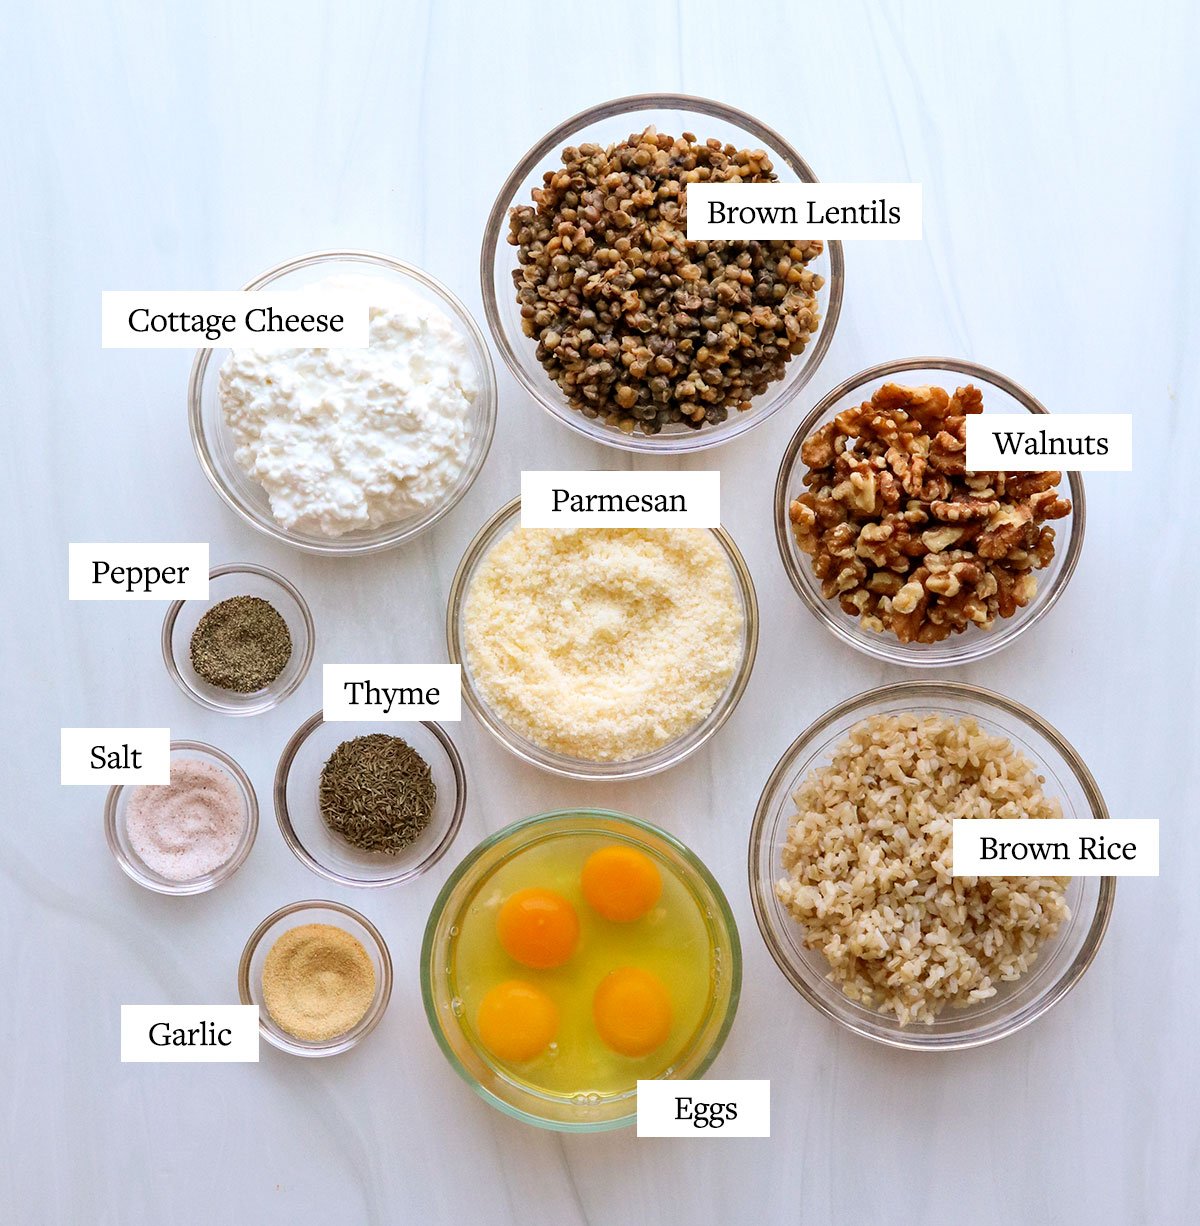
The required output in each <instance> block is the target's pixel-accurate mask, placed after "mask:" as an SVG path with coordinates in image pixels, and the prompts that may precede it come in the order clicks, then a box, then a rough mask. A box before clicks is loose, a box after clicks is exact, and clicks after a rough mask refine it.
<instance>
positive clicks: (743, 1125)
mask: <svg viewBox="0 0 1200 1226" xmlns="http://www.w3.org/2000/svg"><path fill="white" fill-rule="evenodd" d="M637 1135H638V1136H639V1137H769V1136H770V1135H771V1083H770V1082H769V1081H732V1080H730V1081H705V1080H699V1081H670V1080H657V1081H639V1082H638V1083H637Z"/></svg>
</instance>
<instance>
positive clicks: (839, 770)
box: [749, 681, 1116, 1051]
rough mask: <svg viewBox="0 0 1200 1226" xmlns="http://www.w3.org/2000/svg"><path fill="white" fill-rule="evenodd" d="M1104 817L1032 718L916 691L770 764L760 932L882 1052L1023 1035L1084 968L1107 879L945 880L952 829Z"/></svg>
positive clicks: (945, 687) (858, 710)
mask: <svg viewBox="0 0 1200 1226" xmlns="http://www.w3.org/2000/svg"><path fill="white" fill-rule="evenodd" d="M983 816H987V817H993V818H996V817H1012V818H1054V817H1064V818H1072V819H1077V820H1080V821H1096V820H1104V819H1106V818H1107V817H1108V810H1107V808H1106V807H1105V803H1104V798H1103V796H1102V795H1101V794H1100V790H1099V788H1098V787H1097V785H1096V781H1095V780H1094V779H1093V778H1092V775H1091V772H1090V771H1089V770H1088V768H1087V766H1086V765H1085V764H1084V763H1083V761H1082V759H1081V758H1080V757H1079V755H1078V753H1076V751H1075V750H1074V749H1073V748H1072V747H1071V745H1070V744H1068V743H1067V741H1066V740H1065V739H1064V738H1063V736H1062V735H1061V734H1060V733H1059V732H1058V731H1057V730H1056V729H1055V728H1053V727H1052V726H1051V725H1050V724H1048V723H1047V722H1046V721H1045V720H1044V719H1042V718H1041V717H1040V716H1039V715H1037V714H1035V713H1034V712H1033V711H1031V710H1029V709H1028V708H1027V707H1024V706H1022V705H1021V704H1020V703H1017V702H1014V701H1013V700H1012V699H1009V698H1005V697H1003V696H1001V695H999V694H995V693H992V692H990V691H988V690H984V689H981V688H980V687H978V686H974V685H968V684H965V683H961V682H925V681H909V682H901V683H898V684H895V685H887V686H883V687H881V688H879V689H875V690H870V691H868V692H866V693H864V694H860V695H858V696H857V697H855V698H851V699H849V700H847V701H846V702H843V703H840V704H839V705H838V706H836V707H834V708H833V709H832V710H830V711H827V712H826V713H825V714H824V715H822V716H821V717H820V719H818V720H817V721H816V722H815V723H813V724H812V725H811V726H810V727H809V728H808V729H807V730H806V731H805V732H803V733H802V734H801V735H800V737H799V738H797V740H796V741H794V742H793V744H792V745H791V746H790V748H789V749H788V750H787V752H786V753H785V754H784V755H783V757H782V758H781V759H780V761H779V763H778V765H777V766H776V767H775V770H774V771H773V772H772V774H771V777H770V779H769V780H768V781H767V785H766V787H765V788H764V789H763V793H762V796H761V798H760V799H759V803H758V809H757V811H756V813H755V817H754V825H753V828H752V830H751V834H750V859H749V871H750V895H751V899H752V902H753V905H754V915H755V919H756V920H757V921H758V927H759V931H760V932H761V933H762V936H763V940H764V941H765V942H766V945H767V948H768V949H769V950H770V952H771V955H772V957H773V958H774V959H775V961H776V963H777V964H778V966H779V968H780V970H781V971H783V973H784V975H785V976H786V977H787V979H788V981H789V982H790V983H791V984H792V986H793V987H794V988H795V989H796V990H797V991H798V992H799V993H800V994H801V995H802V996H803V997H804V998H805V999H806V1000H807V1001H808V1002H809V1003H810V1004H811V1005H813V1006H814V1007H815V1008H817V1009H818V1010H820V1011H821V1012H822V1013H824V1014H825V1015H826V1016H827V1017H830V1018H832V1019H834V1020H835V1021H838V1022H840V1023H841V1024H842V1025H844V1026H846V1027H847V1028H848V1029H850V1030H852V1031H854V1033H856V1034H859V1035H862V1036H864V1037H865V1038H869V1039H874V1040H875V1041H876V1042H880V1043H885V1044H888V1045H889V1046H892V1047H903V1048H910V1049H914V1050H925V1051H929V1050H934V1051H936V1050H949V1049H954V1048H965V1047H976V1046H979V1045H980V1044H983V1043H989V1042H992V1041H994V1040H995V1039H999V1038H1003V1037H1004V1036H1006V1035H1010V1034H1013V1033H1015V1032H1016V1031H1018V1030H1020V1029H1022V1028H1023V1027H1024V1026H1027V1025H1028V1024H1029V1023H1030V1022H1032V1021H1033V1020H1034V1019H1035V1018H1037V1017H1040V1016H1041V1015H1042V1014H1043V1013H1045V1012H1046V1010H1047V1009H1049V1008H1050V1007H1051V1006H1052V1005H1054V1004H1056V1003H1057V1002H1058V1001H1059V1000H1061V999H1062V998H1063V997H1064V996H1065V995H1066V994H1067V992H1069V991H1070V990H1071V988H1072V987H1074V985H1075V984H1076V983H1077V982H1078V981H1079V979H1080V978H1081V977H1082V975H1083V973H1084V971H1086V970H1087V968H1088V967H1089V966H1090V965H1091V963H1092V961H1093V959H1094V958H1095V956H1096V953H1097V951H1098V950H1099V948H1100V943H1101V941H1102V940H1103V938H1104V933H1105V930H1106V928H1107V927H1108V921H1109V917H1110V915H1111V913H1112V906H1113V898H1114V896H1115V893H1116V880H1115V878H1112V877H1049V876H1046V877H1035V876H1028V877H954V876H952V875H951V860H950V836H951V828H952V822H953V819H954V818H956V817H958V818H970V817H983Z"/></svg>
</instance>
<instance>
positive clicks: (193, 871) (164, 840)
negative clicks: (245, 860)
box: [125, 758, 246, 881]
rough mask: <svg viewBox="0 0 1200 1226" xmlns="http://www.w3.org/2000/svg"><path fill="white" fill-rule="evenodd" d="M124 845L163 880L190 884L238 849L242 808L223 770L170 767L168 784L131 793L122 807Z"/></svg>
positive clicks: (193, 761) (200, 765) (176, 763)
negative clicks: (163, 878) (130, 847)
mask: <svg viewBox="0 0 1200 1226" xmlns="http://www.w3.org/2000/svg"><path fill="white" fill-rule="evenodd" d="M125 829H126V831H127V832H128V834H129V842H130V844H131V846H132V847H133V850H134V851H135V852H136V853H137V854H138V857H139V858H140V859H141V861H142V863H143V864H145V866H146V867H147V868H148V869H150V871H151V872H154V873H157V874H158V875H159V876H160V877H165V878H166V879H167V880H168V881H194V880H195V879H196V878H197V877H203V876H204V875H205V874H206V873H211V872H212V871H213V870H214V869H217V868H220V867H221V865H222V864H224V863H225V862H226V861H227V860H228V859H229V858H230V857H231V856H232V855H233V853H234V852H235V851H236V850H237V846H238V843H239V841H240V840H241V837H242V834H243V832H244V831H245V829H246V808H245V806H244V805H243V803H242V795H241V792H240V790H239V789H238V785H237V782H236V781H235V780H234V778H233V776H232V775H230V773H229V772H228V771H227V770H224V769H223V768H222V767H220V766H217V765H216V764H215V763H212V762H205V761H203V760H202V759H200V758H178V759H175V760H173V761H172V762H171V782H170V783H166V784H160V785H158V786H154V785H150V784H146V785H143V786H142V787H139V788H135V789H134V792H133V795H132V796H131V797H130V798H129V804H128V805H127V806H126V808H125Z"/></svg>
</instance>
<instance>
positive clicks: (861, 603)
mask: <svg viewBox="0 0 1200 1226" xmlns="http://www.w3.org/2000/svg"><path fill="white" fill-rule="evenodd" d="M981 412H983V395H982V393H981V392H980V390H979V389H978V388H976V387H973V386H966V387H960V388H957V389H956V390H955V391H954V392H953V394H951V393H949V392H947V391H946V390H945V389H944V388H939V387H903V386H901V385H900V384H896V383H886V384H884V385H883V386H882V387H880V388H878V389H877V390H876V392H875V394H874V395H873V396H872V397H871V399H870V400H869V401H864V402H863V403H862V404H859V405H854V406H851V407H849V408H847V409H844V410H843V411H842V412H840V413H839V414H838V415H837V416H836V417H835V418H834V419H833V420H832V421H830V422H827V423H826V424H825V425H823V426H821V427H820V428H819V429H818V430H816V431H815V432H814V433H813V434H812V435H810V436H809V437H808V438H807V439H806V440H805V441H804V444H803V446H802V447H801V451H800V455H801V459H802V460H803V461H804V463H805V464H806V465H807V471H806V472H805V474H804V477H803V483H804V486H805V492H804V493H803V494H801V495H800V496H799V497H798V498H796V499H795V500H793V501H792V502H791V504H790V505H789V508H788V515H789V518H790V520H791V523H792V529H793V532H794V533H795V537H796V542H797V545H798V546H799V548H800V549H802V550H803V551H804V552H805V553H808V554H810V555H811V557H812V568H813V574H814V575H815V576H816V578H817V579H818V580H819V581H820V584H821V590H822V592H823V594H824V595H825V596H826V598H827V599H836V600H837V601H838V603H839V605H840V607H841V608H842V609H843V610H844V611H845V612H846V613H847V614H849V615H850V616H855V617H858V619H859V622H860V624H861V625H862V626H863V627H864V628H865V629H869V630H872V631H877V632H879V633H884V632H887V631H890V632H891V633H893V634H894V635H896V637H897V638H898V639H899V640H900V641H901V642H904V643H911V642H919V643H936V642H941V641H942V640H943V639H946V638H948V637H949V636H950V635H951V634H960V633H962V632H963V631H964V630H967V629H968V628H970V627H972V626H975V627H978V628H980V629H985V630H986V629H988V628H990V627H991V626H993V625H994V624H995V621H996V618H997V617H1011V616H1013V614H1014V613H1015V612H1016V610H1017V609H1019V608H1021V607H1023V606H1024V605H1027V604H1028V603H1029V602H1030V601H1031V600H1032V599H1033V598H1034V596H1035V595H1036V593H1037V580H1036V578H1035V577H1034V572H1036V571H1038V570H1042V569H1044V568H1045V567H1047V566H1049V564H1050V563H1051V561H1053V559H1054V541H1055V532H1054V529H1053V528H1051V527H1050V526H1049V525H1048V524H1047V522H1046V521H1048V520H1054V519H1061V518H1063V517H1064V516H1066V515H1069V514H1070V513H1071V503H1070V501H1069V500H1068V499H1066V498H1062V497H1060V496H1059V493H1058V488H1057V487H1058V484H1059V481H1060V480H1061V476H1062V474H1061V473H1003V472H979V473H971V472H967V471H966V470H965V459H966V420H967V418H968V417H969V416H971V415H972V414H975V413H981Z"/></svg>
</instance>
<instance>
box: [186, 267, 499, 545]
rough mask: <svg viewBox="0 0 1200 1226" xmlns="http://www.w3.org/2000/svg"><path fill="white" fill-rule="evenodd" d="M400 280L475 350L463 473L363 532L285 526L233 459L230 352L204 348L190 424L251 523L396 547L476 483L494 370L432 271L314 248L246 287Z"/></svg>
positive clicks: (195, 373) (278, 532) (295, 538)
mask: <svg viewBox="0 0 1200 1226" xmlns="http://www.w3.org/2000/svg"><path fill="white" fill-rule="evenodd" d="M348 273H349V274H353V275H355V276H370V277H378V278H380V279H383V280H392V281H398V282H399V283H401V284H402V285H404V286H405V287H406V288H407V289H409V290H411V291H413V292H414V293H415V294H417V295H418V296H420V297H421V298H424V299H426V300H427V301H431V302H434V303H436V304H437V305H438V306H440V307H442V308H443V309H444V310H445V311H446V312H447V314H448V315H450V317H451V318H452V319H454V320H455V321H456V322H457V324H458V326H459V329H460V331H461V332H462V335H463V338H464V339H465V341H466V344H467V348H468V350H469V351H470V353H471V357H472V361H473V363H474V366H475V373H476V376H477V377H478V381H479V394H478V395H477V396H476V397H475V400H474V403H473V404H472V405H471V410H470V429H471V443H470V449H469V451H468V452H467V458H466V462H465V463H464V465H463V470H462V472H461V473H460V474H459V475H458V478H457V479H456V480H455V482H454V484H453V485H452V486H451V487H450V489H449V490H447V492H446V497H445V498H444V499H443V500H442V501H441V502H440V503H438V504H437V505H436V506H433V507H430V508H429V509H428V510H426V511H424V512H423V513H421V514H419V515H414V516H411V517H410V518H408V519H402V520H398V521H397V522H396V523H392V524H382V525H380V526H379V527H378V528H370V529H361V530H358V531H354V532H347V533H344V534H343V535H342V536H321V535H319V534H317V533H314V532H302V531H298V530H295V529H291V528H285V527H283V525H282V524H280V523H278V522H277V521H276V519H275V517H274V516H273V515H272V514H271V506H270V502H269V500H268V498H267V493H266V491H265V490H264V489H263V487H262V486H261V485H260V484H259V483H258V482H257V481H255V480H254V479H253V478H251V477H249V476H247V474H246V473H245V472H243V471H242V468H241V466H240V465H239V464H238V462H237V459H236V458H235V456H234V452H235V450H236V448H235V445H234V441H233V435H232V434H231V433H230V430H229V428H228V427H227V426H226V425H225V419H224V415H223V414H222V412H221V404H220V396H219V394H218V372H219V371H220V369H221V364H222V362H224V360H225V357H226V355H227V354H228V353H229V350H228V349H200V350H197V352H196V357H195V360H194V362H193V363H192V374H191V378H190V380H189V382H188V424H189V427H190V429H191V434H192V445H193V446H194V447H195V449H196V458H197V459H198V460H199V461H200V467H201V468H202V469H203V470H204V475H205V476H206V477H207V478H208V481H209V484H211V485H212V487H213V489H215V490H216V491H217V493H218V494H219V495H220V496H221V500H222V501H223V502H224V503H225V505H226V506H227V507H229V508H230V509H231V510H232V511H234V512H235V513H236V514H237V515H238V516H240V517H241V519H243V520H244V521H245V522H246V523H248V524H249V525H250V526H251V527H252V528H257V529H258V531H259V532H265V533H266V534H267V535H268V536H272V537H274V538H275V539H276V540H278V541H285V542H287V544H289V545H295V546H296V547H297V548H298V549H303V550H305V551H307V552H309V553H319V554H327V555H331V556H334V557H348V556H351V555H353V554H363V553H375V552H377V551H379V550H382V549H391V548H392V547H393V546H395V545H399V544H401V542H403V541H407V540H409V539H410V538H412V537H414V536H416V535H417V534H418V533H419V532H424V531H425V529H426V528H429V527H431V526H432V525H433V524H435V523H436V522H437V521H438V520H439V519H441V518H442V516H443V515H445V514H446V512H447V511H449V510H450V509H451V508H452V507H454V506H455V505H456V504H457V503H458V502H459V500H460V499H461V498H462V497H463V495H464V494H465V493H466V492H467V490H469V489H470V488H471V485H472V483H473V482H474V480H475V478H476V477H477V476H478V475H479V470H480V469H481V468H482V467H483V462H484V460H485V459H487V453H488V449H489V448H490V447H491V445H492V434H493V432H494V430H495V426H496V374H495V370H494V369H493V367H492V359H491V355H490V354H489V353H488V348H487V343H486V341H485V340H484V338H483V333H482V332H481V331H480V330H479V326H478V325H477V324H476V323H475V321H474V320H473V319H472V318H471V316H470V314H469V313H468V311H467V309H466V307H464V306H463V305H462V303H461V302H459V300H458V299H457V298H456V297H455V296H454V295H453V294H452V293H451V292H450V291H449V290H448V289H447V288H446V287H445V286H444V285H442V284H441V282H439V281H436V280H434V278H433V277H431V276H429V274H428V273H425V272H422V271H421V269H419V268H417V267H415V266H414V265H412V264H406V263H405V262H404V261H403V260H395V259H392V258H391V257H390V256H386V255H379V254H377V253H376V252H373V251H317V252H313V253H312V254H309V255H302V256H299V257H297V258H296V259H294V260H288V261H287V262H286V263H283V264H277V265H276V266H275V267H274V268H269V269H267V271H266V272H264V273H262V274H261V275H260V276H257V277H255V278H254V279H253V280H252V281H250V282H248V283H247V284H246V285H245V286H243V287H242V288H243V289H246V290H257V289H268V288H269V289H272V290H298V289H302V288H303V287H304V286H305V285H309V284H312V283H313V282H315V281H320V280H323V279H324V278H326V277H330V276H339V275H344V274H348Z"/></svg>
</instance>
